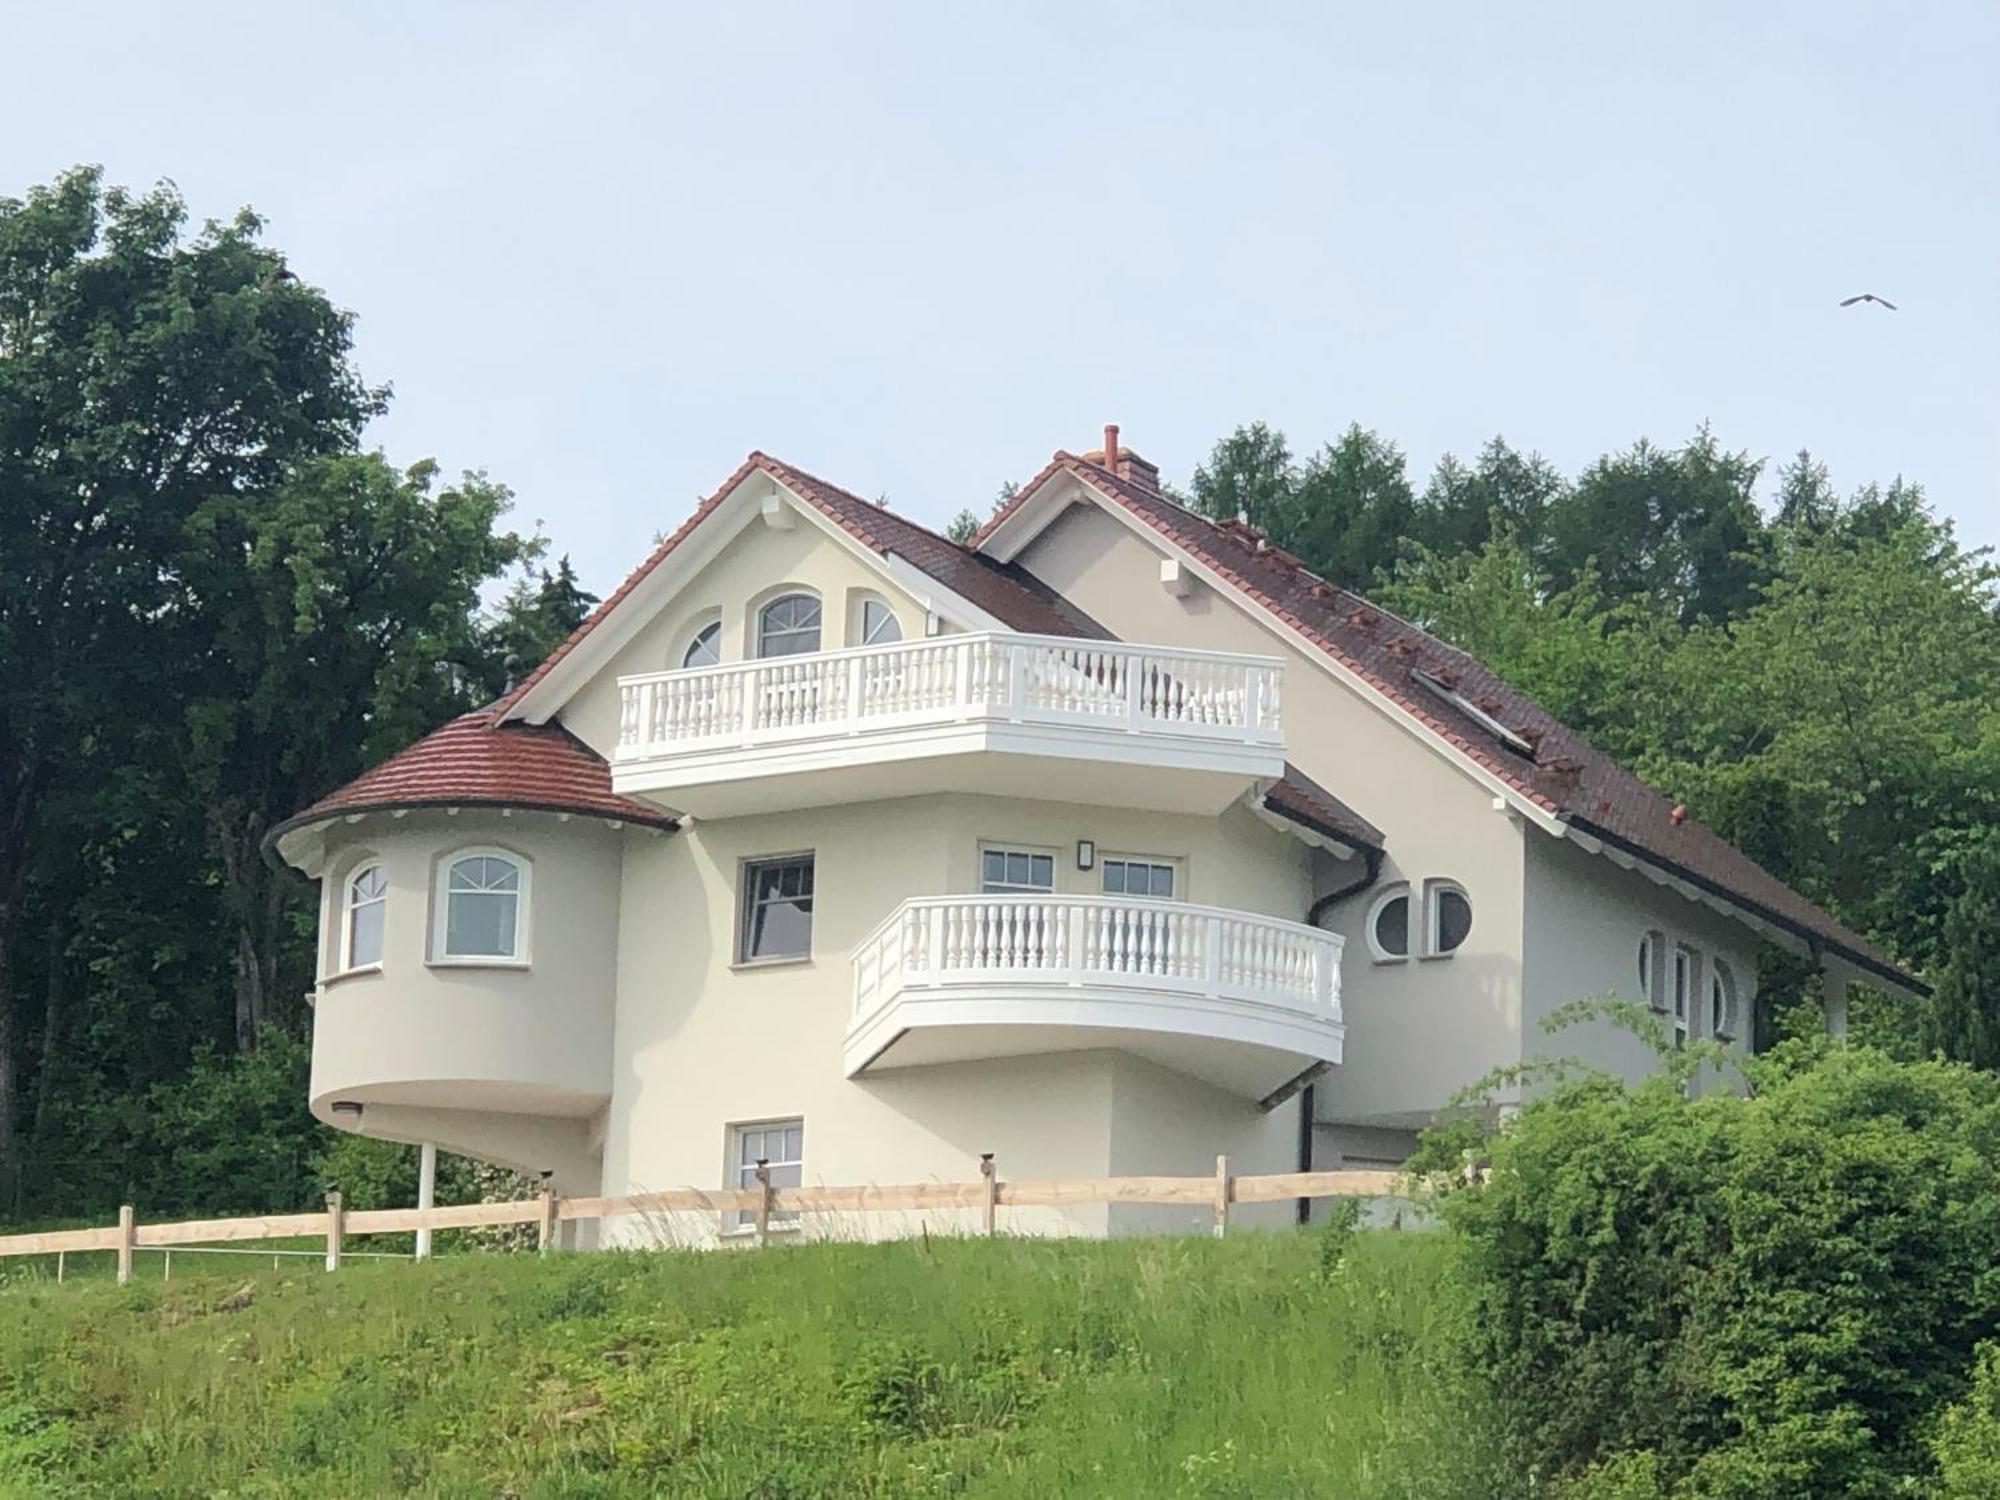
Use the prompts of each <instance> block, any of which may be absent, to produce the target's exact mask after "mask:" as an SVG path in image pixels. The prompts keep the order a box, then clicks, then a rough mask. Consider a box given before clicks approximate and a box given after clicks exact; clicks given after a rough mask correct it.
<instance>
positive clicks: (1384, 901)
mask: <svg viewBox="0 0 2000 1500" xmlns="http://www.w3.org/2000/svg"><path fill="white" fill-rule="evenodd" d="M1368 946H1369V948H1370V949H1371V950H1373V952H1374V954H1375V959H1376V962H1378V963H1400V962H1402V961H1403V960H1404V959H1406V958H1408V957H1409V956H1410V888H1409V886H1407V885H1392V886H1390V887H1388V888H1387V889H1386V890H1384V891H1383V892H1382V894H1381V895H1379V896H1377V897H1376V898H1375V904H1374V905H1372V906H1370V907H1369V908H1368Z"/></svg>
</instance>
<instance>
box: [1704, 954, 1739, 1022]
mask: <svg viewBox="0 0 2000 1500" xmlns="http://www.w3.org/2000/svg"><path fill="white" fill-rule="evenodd" d="M1708 1034H1709V1035H1710V1036H1712V1037H1715V1038H1717V1039H1719V1040H1721V1041H1725V1042H1726V1041H1729V1040H1730V1039H1731V1038H1733V1037H1734V1036H1735V1035H1736V972H1735V970H1733V969H1731V968H1730V967H1729V965H1728V964H1726V963H1724V962H1723V961H1722V960H1721V959H1719V958H1718V959H1715V960H1713V961H1712V962H1711V963H1710V965H1709V973H1708Z"/></svg>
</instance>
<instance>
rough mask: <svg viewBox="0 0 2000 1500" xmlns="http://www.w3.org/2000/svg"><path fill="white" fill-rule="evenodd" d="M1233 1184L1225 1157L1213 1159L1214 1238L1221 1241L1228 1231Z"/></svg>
mask: <svg viewBox="0 0 2000 1500" xmlns="http://www.w3.org/2000/svg"><path fill="white" fill-rule="evenodd" d="M1234 1189H1235V1184H1234V1183H1233V1182H1232V1181H1231V1180H1230V1176H1229V1158H1228V1156H1227V1155H1223V1156H1218V1157H1216V1159H1215V1237H1216V1238H1217V1239H1221V1238H1222V1236H1223V1235H1224V1234H1225V1233H1227V1232H1228V1229H1229V1199H1230V1196H1231V1194H1232V1193H1233V1191H1234Z"/></svg>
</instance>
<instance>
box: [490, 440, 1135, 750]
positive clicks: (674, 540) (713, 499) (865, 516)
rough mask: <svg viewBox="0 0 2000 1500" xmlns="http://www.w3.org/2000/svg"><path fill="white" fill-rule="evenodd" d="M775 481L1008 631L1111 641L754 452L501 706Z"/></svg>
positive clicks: (969, 557)
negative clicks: (749, 487)
mask: <svg viewBox="0 0 2000 1500" xmlns="http://www.w3.org/2000/svg"><path fill="white" fill-rule="evenodd" d="M756 473H763V474H767V475H769V476H770V477H771V478H772V479H774V480H776V481H777V482H778V483H779V484H781V485H783V486H784V487H785V488H786V489H787V490H790V491H791V492H792V493H793V494H794V495H796V496H798V498H799V499H801V500H803V501H805V502H806V503H807V504H808V505H811V506H812V507H813V508H814V509H815V510H817V511H818V512H819V513H820V514H821V515H823V516H825V517H826V518H827V519H828V520H829V521H831V522H832V523H833V524H834V525H835V526H838V527H839V528H840V529H841V530H842V531H844V532H846V533H847V534H848V535H849V536H851V537H853V538H854V539H855V540H856V541H858V542H859V543H861V545H863V546H864V547H867V548H868V549H869V550H870V551H873V552H876V553H879V554H881V555H882V556H884V557H888V556H896V557H900V558H902V559H904V560H905V561H906V562H908V563H910V564H911V565H912V566H914V567H916V568H918V569H919V570H921V571H922V572H924V573H925V574H927V575H929V576H930V577H931V578H933V579H935V580H936V581H937V582H938V583H941V584H943V585H944V586H945V587H946V588H947V589H950V590H951V591H952V592H953V593H955V594H957V595H958V596H959V597H960V598H962V599H965V600H966V601H968V602H969V603H971V604H973V605H975V606H976V607H978V608H980V609H983V610H985V611H986V612H987V613H988V614H990V615H992V616H993V617H994V618H996V619H998V620H1000V621H1002V622H1004V623H1005V624H1006V625H1007V626H1008V628H1010V629H1013V630H1020V631H1025V632H1027V633H1029V634H1033V635H1071V636H1084V637H1089V638H1092V639H1098V640H1102V639H1108V636H1107V634H1106V632H1105V631H1104V629H1103V627H1101V626H1100V625H1098V624H1097V622H1096V621H1094V620H1092V619H1091V618H1090V617H1089V616H1088V615H1086V614H1084V613H1083V611H1082V610H1080V609H1078V608H1076V606H1075V605H1073V604H1071V603H1070V602H1069V601H1068V600H1066V599H1064V598H1062V596H1061V595H1059V594H1057V593H1056V592H1055V591H1054V590H1052V589H1050V588H1049V587H1048V586H1047V585H1046V584H1044V583H1042V582H1041V581H1040V580H1039V579H1037V578H1035V577H1034V576H1033V575H1032V574H1031V573H1029V572H1028V571H1027V570H1026V569H1025V568H1020V567H1016V566H1014V565H1013V564H1011V563H1003V562H998V561H996V560H995V559H993V558H990V557H986V556H983V555H982V554H980V553H978V552H975V551H973V550H972V549H970V548H967V547H961V546H959V545H958V544H957V543H956V542H953V541H951V540H949V539H948V538H946V537H942V536H939V535H938V534H937V533H936V532H934V531H932V530H930V529H929V528H928V527H925V526H919V525H918V524H917V523H916V522H914V521H910V520H906V519H905V518H904V517H902V516H899V515H897V514H896V513H895V512H894V511H891V510H889V509H887V508H886V507H884V506H880V505H877V504H876V503H875V502H874V501H872V500H864V499H862V498H861V497H860V496H859V495H855V494H850V493H849V492H848V491H846V490H843V489H841V488H840V487H839V486H838V485H834V484H829V483H828V482H827V481H826V480H824V479H820V478H817V477H815V476H814V475H811V474H808V473H806V472H805V471H804V470H803V469H796V468H793V467H792V466H791V465H790V464H788V463H785V462H783V461H782V460H780V459H775V458H772V457H771V456H770V455H769V454H767V453H752V454H751V455H750V456H749V457H748V458H746V459H744V460H743V462H742V463H741V464H739V465H737V467H736V471H735V472H734V473H732V474H731V475H730V476H729V477H728V478H727V479H725V480H723V481H722V484H721V485H720V486H719V487H718V488H717V489H716V491H715V493H713V494H712V495H710V496H709V497H708V498H707V499H706V500H703V501H702V502H701V504H699V505H697V506H696V507H695V509H694V513H693V514H692V515H690V516H689V517H688V518H687V519H686V520H685V521H683V522H682V523H681V524H680V526H679V527H677V528H676V529H675V531H674V533H673V535H671V536H669V537H668V538H667V539H666V540H665V541H663V542H661V543H660V545H659V546H657V547H655V548H654V549H653V552H652V555H651V556H650V557H648V558H647V559H646V560H645V561H644V562H642V563H640V564H639V566H638V567H637V568H635V569H633V571H632V572H631V574H630V575H629V576H628V577H627V578H626V579H625V581H624V582H623V583H621V584H620V585H619V586H618V587H617V588H615V589H613V590H612V591H611V593H610V594H608V595H607V596H606V597H605V599H604V602H603V603H601V604H599V605H598V606H597V608H596V609H594V610H592V611H591V612H590V615H589V617H588V618H587V619H585V620H584V622H583V623H582V624H581V625H579V626H577V628H576V630H575V631H574V632H572V633H571V635H570V637H569V639H568V640H566V641H564V642H563V643H562V644H561V645H560V646H558V647H556V649H555V650H554V651H553V652H552V653H550V655H549V657H548V659H547V660H546V661H544V662H543V663H542V664H541V665H540V666H538V667H536V668H535V670H534V671H533V672H531V673H529V674H528V675H527V677H525V678H523V679H522V680H521V682H520V683H519V684H518V685H516V686H515V687H514V688H513V689H512V690H511V691H509V692H508V694H507V695H506V696H505V697H504V698H502V699H501V700H500V702H499V703H498V704H497V705H496V707H497V709H498V711H499V713H500V716H501V717H502V718H505V717H507V716H508V715H509V714H510V713H511V712H512V711H513V710H514V708H515V707H516V705H518V704H519V703H520V702H521V700H522V698H524V697H525V696H526V695H527V694H528V693H529V692H530V691H531V690H532V689H533V688H534V687H535V686H536V685H537V684H539V683H540V682H541V681H542V679H543V678H544V677H546V676H548V674H549V672H550V670H551V669H552V668H554V667H555V665H556V664H557V663H558V662H560V661H562V660H563V659H564V658H565V657H566V656H568V655H569V654H570V653H571V652H572V651H574V650H575V649H576V648H577V646H578V645H580V644H581V643H582V642H583V641H584V640H585V639H586V638H587V637H589V635H590V634H591V633H592V632H593V631H595V630H596V629H597V628H598V626H599V625H601V624H602V623H603V622H604V621H605V620H606V619H608V618H609V617H610V616H611V615H612V614H613V613H614V612H615V611H616V610H617V609H618V607H619V606H620V605H622V604H623V603H624V602H625V601H626V599H627V598H629V597H630V596H631V594H632V591H633V590H634V589H636V588H637V587H638V586H639V585H640V584H641V583H643V582H644V581H645V580H646V578H647V577H648V576H650V575H651V574H652V573H653V571H654V570H655V569H657V568H658V567H659V566H660V565H661V564H662V563H664V562H666V560H667V559H668V558H669V557H671V556H673V555H674V553H675V552H676V551H678V550H679V549H680V548H681V546H682V545H684V544H685V543H686V542H687V541H688V540H689V539H690V538H692V537H693V536H694V535H695V533H696V532H697V531H698V530H699V529H700V527H701V525H702V523H703V522H704V521H706V520H707V519H708V518H709V517H710V516H711V515H713V514H714V513H715V511H716V509H717V508H718V507H719V506H720V505H721V504H722V502H723V501H724V500H726V499H727V498H728V497H729V496H730V495H731V494H733V493H735V491H736V489H737V487H738V486H739V485H741V484H742V483H743V481H744V480H746V479H748V478H749V477H750V476H751V475H752V474H756Z"/></svg>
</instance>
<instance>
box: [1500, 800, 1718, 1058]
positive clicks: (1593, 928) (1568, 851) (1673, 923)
mask: <svg viewBox="0 0 2000 1500" xmlns="http://www.w3.org/2000/svg"><path fill="white" fill-rule="evenodd" d="M1648 931H1655V932H1659V933H1661V934H1662V935H1663V936H1664V938H1665V940H1666V942H1665V948H1664V951H1663V953H1662V956H1661V960H1660V962H1661V963H1662V964H1665V963H1666V962H1667V961H1668V960H1667V958H1666V954H1667V953H1671V951H1672V950H1673V948H1674V946H1675V945H1682V946H1685V947H1687V948H1689V949H1692V950H1693V952H1694V954H1695V956H1696V964H1695V1002H1696V1003H1695V1005H1694V1008H1693V1015H1692V1034H1693V1035H1694V1036H1696V1037H1703V1036H1706V1035H1708V1023H1709V1016H1708V976H1709V966H1710V965H1711V964H1712V963H1713V962H1714V960H1715V959H1717V958H1720V959H1722V960H1723V961H1724V962H1726V963H1727V964H1728V965H1729V967H1730V970H1731V972H1732V973H1733V974H1734V976H1735V979H1736V986H1737V1035H1736V1038H1735V1040H1734V1042H1733V1043H1732V1045H1733V1046H1735V1047H1737V1048H1739V1049H1741V1048H1745V1047H1747V1046H1748V1045H1749V1043H1750V1040H1751V1037H1752V1032H1751V1029H1750V1021H1751V1008H1752V1004H1753V1002H1754V998H1755V995H1756V987H1757V945H1756V942H1755V940H1754V939H1753V938H1752V936H1751V934H1750V932H1749V930H1748V929H1746V928H1745V927H1744V926H1743V925H1742V924H1741V923H1738V922H1734V921H1731V920H1730V919H1729V918H1727V917H1724V916H1723V915H1721V914H1720V913H1719V912H1716V911H1713V910H1711V909H1710V908H1708V907H1706V906H1703V905H1701V904H1700V903H1698V902H1694V901H1690V900H1688V899H1687V898H1686V897H1684V896H1681V895H1679V894H1677V893H1675V892H1672V891H1669V890H1667V889H1665V888H1664V887H1662V886H1660V885H1659V884H1657V883H1656V882H1654V881H1652V880H1649V879H1647V878H1646V877H1645V876H1644V875H1641V874H1639V873H1638V872H1637V871H1635V870H1627V869H1621V868H1620V867H1619V866H1617V865H1614V864H1613V863H1612V862H1611V861H1610V860H1608V859H1605V858H1602V857H1601V856H1597V855H1593V854H1589V853H1586V852H1585V851H1584V850H1582V849H1579V848H1577V847H1576V846H1575V845H1574V844H1571V843H1569V842H1568V841H1567V840H1563V839H1552V838H1538V839H1534V840H1531V841H1530V843H1529V846H1528V922H1527V934H1528V948H1527V951H1528V994H1529V997H1530V1001H1529V1008H1528V1018H1527V1019H1528V1025H1527V1030H1526V1033H1525V1035H1524V1036H1523V1038H1522V1051H1523V1055H1524V1056H1525V1057H1537V1056H1540V1057H1574V1058H1577V1059H1579V1060H1581V1061H1585V1062H1589V1063H1593V1064H1595V1065H1597V1066H1600V1067H1606V1068H1611V1069H1613V1070H1615V1071H1617V1072H1619V1073H1621V1074H1623V1075H1624V1076H1626V1077H1628V1078H1638V1077H1640V1076H1642V1075H1643V1074H1644V1073H1645V1072H1647V1071H1648V1070H1649V1068H1650V1065H1651V1063H1652V1061H1653V1054H1652V1052H1651V1051H1650V1050H1649V1049H1648V1048H1647V1047H1646V1046H1644V1045H1643V1044H1642V1043H1641V1042H1640V1041H1639V1040H1638V1039H1637V1038H1636V1037H1634V1036H1632V1035H1631V1034H1630V1033H1629V1032H1626V1031H1623V1030H1620V1029H1618V1028H1616V1027H1613V1026H1610V1025H1606V1024H1603V1023H1595V1022H1593V1023H1589V1024H1585V1025H1578V1026H1567V1027H1564V1028H1563V1029H1562V1030H1560V1031H1558V1032H1556V1033H1554V1034H1553V1035H1551V1034H1550V1033H1549V1032H1548V1031H1547V1029H1546V1028H1545V1026H1544V1024H1543V1023H1544V1022H1545V1021H1546V1019H1547V1018H1548V1016H1549V1014H1550V1013H1551V1012H1552V1011H1554V1010H1556V1009H1557V1008H1558V1007H1560V1006H1563V1005H1566V1004H1568V1003H1569V1002H1570V1001H1572V1000H1588V999H1595V998H1598V997H1600V996H1616V997H1618V998H1620V999H1624V1000H1633V1001H1641V1002H1644V1001H1645V1000H1646V996H1645V995H1643V994H1642V993H1641V992H1640V989H1639V972H1638V948H1639V941H1640V938H1641V937H1642V936H1643V935H1644V934H1645V933H1646V932H1648ZM1669 982H1670V981H1669ZM1661 993H1662V994H1663V995H1667V994H1669V991H1668V990H1667V989H1666V988H1665V987H1664V986H1663V988H1662V991H1661ZM1660 1019H1661V1021H1662V1022H1667V1021H1668V1017H1667V1016H1666V1015H1665V1014H1664V1013H1663V1014H1661V1016H1660Z"/></svg>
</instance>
